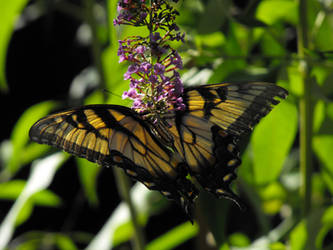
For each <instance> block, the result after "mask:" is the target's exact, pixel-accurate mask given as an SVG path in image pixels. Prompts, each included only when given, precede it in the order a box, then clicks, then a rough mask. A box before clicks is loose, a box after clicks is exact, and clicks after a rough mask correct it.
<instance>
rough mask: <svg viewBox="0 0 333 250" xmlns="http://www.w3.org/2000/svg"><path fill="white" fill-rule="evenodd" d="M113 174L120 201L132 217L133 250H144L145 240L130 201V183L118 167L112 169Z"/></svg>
mask: <svg viewBox="0 0 333 250" xmlns="http://www.w3.org/2000/svg"><path fill="white" fill-rule="evenodd" d="M113 173H114V174H115V178H116V182H117V188H118V190H119V193H120V196H121V199H122V200H123V201H125V202H126V203H127V206H128V209H129V212H130V215H131V217H132V223H133V228H134V235H133V249H135V250H144V245H145V243H144V242H145V240H144V235H143V232H142V230H141V227H140V224H139V222H138V216H137V213H136V210H135V207H134V205H133V202H132V200H131V196H130V192H129V191H130V188H131V187H130V183H129V179H128V177H127V176H126V175H125V173H124V171H123V170H122V169H120V168H118V167H115V168H114V171H113Z"/></svg>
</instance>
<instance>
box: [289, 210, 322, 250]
mask: <svg viewBox="0 0 333 250" xmlns="http://www.w3.org/2000/svg"><path fill="white" fill-rule="evenodd" d="M323 213H324V209H323V208H319V209H317V210H312V211H311V213H310V214H309V215H308V216H307V217H306V218H305V219H303V220H301V222H300V223H298V225H297V226H296V227H295V228H294V229H293V230H292V231H291V232H290V249H293V250H312V249H318V248H316V246H315V241H316V236H317V235H318V233H319V231H320V228H321V218H322V215H323Z"/></svg>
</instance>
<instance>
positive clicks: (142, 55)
mask: <svg viewBox="0 0 333 250" xmlns="http://www.w3.org/2000/svg"><path fill="white" fill-rule="evenodd" d="M151 2H152V3H151V6H148V5H147V4H146V1H144V0H136V1H135V0H121V1H120V2H119V3H118V13H119V15H118V17H117V18H116V19H115V20H114V24H115V25H118V24H127V25H135V26H144V25H146V26H147V28H148V30H149V35H148V36H146V37H141V36H131V37H127V38H126V39H124V40H119V49H118V56H119V62H123V61H128V62H129V63H130V65H129V67H128V69H127V72H126V73H125V74H124V79H125V80H130V89H129V90H128V91H125V92H124V93H123V98H130V99H132V100H133V101H134V102H133V106H132V108H133V109H135V110H136V111H138V112H142V113H148V114H150V115H152V116H153V119H154V120H156V119H158V118H159V117H160V116H163V114H166V113H168V111H170V110H172V109H175V110H183V109H184V108H185V106H184V104H183V100H182V97H181V96H182V93H183V84H182V81H181V79H180V75H179V73H178V70H179V69H181V68H182V67H183V63H182V59H181V57H180V55H179V54H178V52H177V51H176V50H175V49H173V48H171V46H170V45H169V41H174V40H176V41H182V42H184V34H182V33H181V32H179V28H178V26H177V25H176V24H175V18H176V16H177V15H178V12H177V11H176V10H174V9H173V8H172V7H171V6H170V5H169V4H168V2H166V1H165V0H151Z"/></svg>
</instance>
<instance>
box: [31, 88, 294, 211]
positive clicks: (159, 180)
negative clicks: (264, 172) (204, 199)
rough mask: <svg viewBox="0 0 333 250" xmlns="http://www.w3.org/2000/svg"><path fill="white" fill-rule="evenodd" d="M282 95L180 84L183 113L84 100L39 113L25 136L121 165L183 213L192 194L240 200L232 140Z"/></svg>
mask: <svg viewBox="0 0 333 250" xmlns="http://www.w3.org/2000/svg"><path fill="white" fill-rule="evenodd" d="M287 95H288V92H287V91H286V90H285V89H283V88H281V87H279V86H276V85H274V84H271V83H264V82H253V83H219V84H211V85H202V86H198V87H189V88H185V89H184V92H183V95H182V98H183V103H184V104H185V105H186V108H185V110H178V111H177V110H175V109H170V112H169V113H168V114H166V115H165V116H163V117H161V119H160V120H159V122H152V121H150V120H149V119H147V118H146V117H147V116H145V114H139V113H137V112H135V111H134V110H132V109H130V108H127V107H124V106H119V105H102V104H101V105H88V106H82V107H77V108H72V109H69V110H66V111H62V112H58V113H55V114H51V115H49V116H46V117H45V118H42V119H40V120H39V121H37V122H36V123H35V124H34V125H33V126H32V127H31V129H30V131H29V135H30V138H31V140H33V141H35V142H37V143H41V144H48V145H52V146H55V147H58V148H60V149H62V150H64V151H66V152H68V153H71V154H73V155H75V156H78V157H83V158H86V159H87V160H89V161H92V162H95V163H97V164H99V165H102V166H107V167H108V166H118V167H121V168H122V169H123V170H124V171H125V172H126V174H128V175H129V176H130V177H132V178H134V179H135V180H137V181H140V182H141V183H143V184H144V185H145V186H146V187H147V188H149V189H151V190H158V191H160V192H161V193H162V194H163V195H164V196H166V197H167V198H169V199H172V200H175V201H176V202H178V203H179V204H180V205H181V206H182V207H183V209H184V210H185V212H186V213H187V214H190V210H191V208H192V206H193V204H194V201H195V199H196V198H197V197H198V194H199V191H198V189H197V187H196V186H195V185H194V184H193V182H192V181H191V179H190V178H188V176H191V177H192V178H195V179H196V180H197V182H198V183H200V185H201V186H202V187H203V189H205V190H207V191H208V192H211V193H213V194H214V195H215V196H217V197H218V198H227V199H231V200H232V201H234V202H236V203H237V204H240V200H239V198H238V197H237V195H236V194H235V193H234V192H233V191H232V190H231V188H230V184H231V182H232V181H233V180H234V179H235V178H236V173H235V169H236V168H237V167H238V166H239V165H240V163H241V160H240V158H239V150H238V146H237V144H238V141H239V138H241V136H242V135H244V134H246V133H249V132H250V131H251V130H252V129H253V127H254V125H256V124H257V123H258V122H259V120H260V119H261V118H262V117H264V116H265V115H267V114H268V113H269V112H270V111H271V109H272V108H273V106H274V105H277V104H278V103H279V100H278V99H276V98H280V99H284V98H286V96H287Z"/></svg>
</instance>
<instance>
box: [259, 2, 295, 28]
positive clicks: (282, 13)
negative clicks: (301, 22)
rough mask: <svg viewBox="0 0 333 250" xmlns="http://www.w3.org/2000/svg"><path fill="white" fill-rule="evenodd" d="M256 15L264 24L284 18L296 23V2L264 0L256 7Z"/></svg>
mask: <svg viewBox="0 0 333 250" xmlns="http://www.w3.org/2000/svg"><path fill="white" fill-rule="evenodd" d="M256 17H257V18H258V19H259V20H261V21H263V22H264V23H266V24H274V23H275V22H277V21H279V20H284V21H288V22H291V23H293V24H296V21H297V2H296V1H293V0H264V1H261V2H260V4H259V6H258V8H257V15H256Z"/></svg>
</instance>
